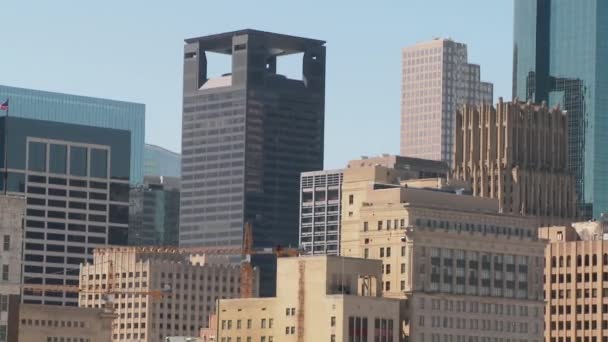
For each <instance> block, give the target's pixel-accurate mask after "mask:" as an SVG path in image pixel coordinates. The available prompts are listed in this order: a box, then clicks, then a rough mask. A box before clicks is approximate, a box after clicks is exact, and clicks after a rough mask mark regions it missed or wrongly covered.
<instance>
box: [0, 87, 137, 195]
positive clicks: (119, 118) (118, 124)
mask: <svg viewBox="0 0 608 342" xmlns="http://www.w3.org/2000/svg"><path fill="white" fill-rule="evenodd" d="M6 99H8V100H9V103H10V116H12V117H20V118H25V119H35V120H44V121H53V122H60V123H67V124H74V125H83V126H92V127H101V128H112V129H119V130H125V131H129V132H130V135H131V141H130V149H131V151H130V155H131V160H130V165H131V166H130V168H131V171H130V175H129V180H130V182H131V183H132V184H141V183H142V182H143V179H144V172H143V170H144V166H143V160H144V136H145V126H144V121H145V111H146V108H145V106H144V105H143V104H139V103H133V102H125V101H115V100H108V99H101V98H94V97H87V96H78V95H71V94H61V93H54V92H48V91H41V90H34V89H25V88H16V87H9V86H4V85H0V102H4V101H5V100H6ZM4 114H5V113H4V112H3V111H0V115H4Z"/></svg>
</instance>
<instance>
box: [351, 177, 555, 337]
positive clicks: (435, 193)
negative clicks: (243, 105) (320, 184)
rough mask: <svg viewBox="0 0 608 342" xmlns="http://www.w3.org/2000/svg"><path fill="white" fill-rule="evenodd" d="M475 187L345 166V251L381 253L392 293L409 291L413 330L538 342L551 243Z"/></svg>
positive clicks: (385, 289)
mask: <svg viewBox="0 0 608 342" xmlns="http://www.w3.org/2000/svg"><path fill="white" fill-rule="evenodd" d="M433 183H434V184H435V188H433V187H432V186H431V184H433ZM419 185H423V186H422V187H420V188H418V187H417V186H419ZM468 191H469V189H468V188H467V185H466V183H464V182H457V181H449V182H448V181H446V180H445V179H434V180H432V179H427V180H422V179H417V180H410V181H408V180H406V181H401V180H400V179H399V173H398V172H397V170H394V169H389V168H386V167H383V166H369V167H362V168H351V169H346V170H344V184H343V185H342V242H341V249H342V251H341V253H342V254H341V255H343V256H351V257H363V258H369V259H378V260H381V261H382V279H381V281H382V282H381V283H380V286H381V287H382V288H383V294H384V296H386V297H392V298H402V299H406V300H407V301H408V305H407V308H408V311H407V322H408V323H407V324H406V325H405V326H404V327H403V330H404V331H405V332H406V333H407V335H408V336H409V338H410V339H411V340H414V341H446V340H448V341H449V340H450V339H452V341H494V339H495V338H497V337H500V338H503V337H505V336H509V338H510V339H511V340H516V341H535V342H539V341H541V340H542V338H543V298H542V290H543V280H542V274H543V265H544V258H543V253H544V247H545V245H546V243H545V242H544V241H542V240H539V239H538V236H537V228H536V226H535V221H534V220H533V219H530V218H526V217H523V216H521V215H512V214H504V213H501V212H500V211H499V206H498V201H497V200H495V199H489V198H480V197H475V196H471V195H468V194H466V193H468Z"/></svg>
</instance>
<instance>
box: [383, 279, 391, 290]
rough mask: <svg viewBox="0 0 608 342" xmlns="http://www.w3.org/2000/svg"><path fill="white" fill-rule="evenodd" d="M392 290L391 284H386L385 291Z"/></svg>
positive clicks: (388, 282)
mask: <svg viewBox="0 0 608 342" xmlns="http://www.w3.org/2000/svg"><path fill="white" fill-rule="evenodd" d="M390 290H391V282H390V281H387V282H385V283H384V291H390Z"/></svg>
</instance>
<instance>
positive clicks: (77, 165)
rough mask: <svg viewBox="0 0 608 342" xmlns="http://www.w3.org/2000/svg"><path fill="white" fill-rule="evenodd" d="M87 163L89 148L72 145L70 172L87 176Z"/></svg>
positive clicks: (74, 174)
mask: <svg viewBox="0 0 608 342" xmlns="http://www.w3.org/2000/svg"><path fill="white" fill-rule="evenodd" d="M87 164H88V160H87V149H86V148H85V147H76V146H72V147H70V174H71V175H72V176H81V177H86V175H87Z"/></svg>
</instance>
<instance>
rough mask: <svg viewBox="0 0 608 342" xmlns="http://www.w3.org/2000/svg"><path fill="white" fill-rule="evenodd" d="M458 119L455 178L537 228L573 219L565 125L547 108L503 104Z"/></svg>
mask: <svg viewBox="0 0 608 342" xmlns="http://www.w3.org/2000/svg"><path fill="white" fill-rule="evenodd" d="M457 116H458V117H457V119H456V125H457V130H456V139H455V141H456V149H455V151H454V164H455V167H454V172H453V177H454V178H455V179H460V180H463V181H467V182H470V183H471V184H472V187H473V194H474V195H475V196H480V197H489V198H497V199H498V200H499V204H500V208H501V211H503V212H505V213H514V214H521V215H526V216H532V217H536V218H537V220H538V221H537V222H538V225H539V226H540V225H550V224H563V222H569V221H570V220H572V219H573V218H574V217H575V210H576V208H575V203H576V195H575V193H576V191H575V186H574V178H573V177H572V175H571V174H570V173H569V171H568V168H567V155H568V142H567V136H568V133H567V127H568V124H567V121H566V116H565V115H564V113H563V112H562V111H561V110H559V109H548V108H547V106H546V105H534V104H529V103H518V102H502V99H501V101H500V102H499V103H498V104H497V105H496V108H494V107H493V106H492V105H483V106H468V105H467V106H464V108H462V109H461V110H459V111H458V114H457Z"/></svg>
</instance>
